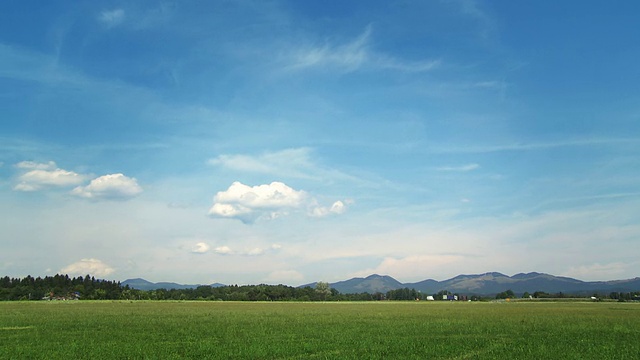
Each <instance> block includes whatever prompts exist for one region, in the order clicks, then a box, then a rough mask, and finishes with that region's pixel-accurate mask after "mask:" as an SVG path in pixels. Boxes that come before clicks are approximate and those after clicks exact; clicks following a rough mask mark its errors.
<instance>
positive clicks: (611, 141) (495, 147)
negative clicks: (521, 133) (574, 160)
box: [429, 138, 640, 154]
mask: <svg viewBox="0 0 640 360" xmlns="http://www.w3.org/2000/svg"><path fill="white" fill-rule="evenodd" d="M627 144H640V139H637V138H585V139H573V140H560V141H550V142H529V143H527V142H514V143H504V144H487V145H470V146H458V147H454V146H442V147H433V148H431V149H430V150H429V152H431V153H451V154H467V153H469V154H471V153H494V152H505V151H535V150H545V149H553V148H560V147H584V146H604V145H607V146H613V145H627Z"/></svg>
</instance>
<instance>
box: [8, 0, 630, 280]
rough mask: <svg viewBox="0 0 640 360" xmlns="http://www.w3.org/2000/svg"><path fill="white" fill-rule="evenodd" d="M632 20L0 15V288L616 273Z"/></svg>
mask: <svg viewBox="0 0 640 360" xmlns="http://www.w3.org/2000/svg"><path fill="white" fill-rule="evenodd" d="M639 11H640V5H638V4H637V3H636V2H633V1H623V2H618V3H616V5H615V6H613V5H611V4H605V3H603V2H595V1H566V2H561V3H557V2H551V1H547V2H528V3H524V2H510V1H497V2H494V1H492V2H489V1H472V0H468V1H464V0H461V1H429V2H413V1H367V2H361V1H354V2H343V1H322V2H310V1H229V2H227V1H217V2H212V1H191V2H169V1H166V2H151V1H144V2H142V1H123V2H118V1H104V2H94V1H85V2H74V3H71V2H46V3H43V2H40V1H8V2H3V3H2V4H0V109H1V112H0V116H1V118H2V121H0V214H1V216H0V228H1V229H2V232H1V234H0V240H1V244H2V251H1V252H0V273H2V274H3V275H9V276H25V275H28V274H31V275H34V276H44V275H51V274H55V273H68V274H70V275H74V276H76V275H85V274H87V273H89V274H92V275H95V276H96V277H101V278H108V279H117V280H125V279H127V278H133V277H144V278H146V279H148V280H152V281H177V282H183V283H213V282H221V283H229V284H233V283H238V284H256V283H274V284H277V283H285V284H289V285H299V284H304V283H310V282H315V281H319V280H324V281H331V282H333V281H338V280H343V279H347V278H350V277H353V276H366V275H369V274H372V273H379V274H386V275H391V276H393V277H395V278H397V279H398V280H400V281H404V282H409V281H418V280H423V279H427V278H434V279H438V280H443V279H447V278H450V277H453V276H455V275H458V274H461V273H467V274H469V273H483V272H488V271H500V272H503V273H506V274H509V275H512V274H515V273H518V272H529V271H539V272H546V273H551V274H555V275H566V276H572V277H576V278H579V279H583V280H608V279H623V278H631V277H635V276H637V275H638V270H637V269H638V265H640V260H639V259H640V256H639V255H640V251H639V250H638V249H639V247H638V245H637V242H638V240H639V239H640V212H639V211H638V209H640V188H639V187H638V184H640V105H639V104H640V95H639V94H640V85H639V84H640V81H638V80H639V79H640V66H639V65H638V64H639V63H640V44H638V42H637V39H638V38H640V27H638V26H637V19H636V15H637V14H638V12H639Z"/></svg>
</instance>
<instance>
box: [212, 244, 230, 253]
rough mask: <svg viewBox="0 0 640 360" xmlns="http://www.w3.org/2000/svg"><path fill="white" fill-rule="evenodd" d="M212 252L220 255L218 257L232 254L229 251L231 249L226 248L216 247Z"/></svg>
mask: <svg viewBox="0 0 640 360" xmlns="http://www.w3.org/2000/svg"><path fill="white" fill-rule="evenodd" d="M213 252H215V253H216V254H220V255H231V254H233V250H231V248H230V247H228V246H218V247H217V248H215V249H213Z"/></svg>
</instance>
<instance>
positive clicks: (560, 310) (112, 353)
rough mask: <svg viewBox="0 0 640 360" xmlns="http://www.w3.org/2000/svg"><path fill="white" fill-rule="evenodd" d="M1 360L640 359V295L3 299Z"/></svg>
mask: <svg viewBox="0 0 640 360" xmlns="http://www.w3.org/2000/svg"><path fill="white" fill-rule="evenodd" d="M0 358H1V359H63V358H65V359H105V358H117V359H145V358H148V359H168V358H194V359H203V358H209V359H309V358H311V359H342V358H363V359H407V358H412V359H427V358H439V359H446V358H454V359H507V358H508V359H554V358H555V359H638V358H640V304H637V303H588V302H585V303H580V302H572V303H554V302H545V303H532V302H518V303H463V302H460V303H453V302H370V303H295V302H294V303H287V302H275V303H250V302H144V301H143V302H108V301H103V302H91V301H75V302H4V303H0Z"/></svg>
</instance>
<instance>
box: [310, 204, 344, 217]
mask: <svg viewBox="0 0 640 360" xmlns="http://www.w3.org/2000/svg"><path fill="white" fill-rule="evenodd" d="M345 211H347V205H345V203H344V202H342V201H340V200H338V201H336V202H334V203H333V205H331V206H330V207H325V206H315V207H311V208H310V212H309V215H310V216H313V217H325V216H329V215H333V214H335V215H340V214H343V213H344V212H345Z"/></svg>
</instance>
